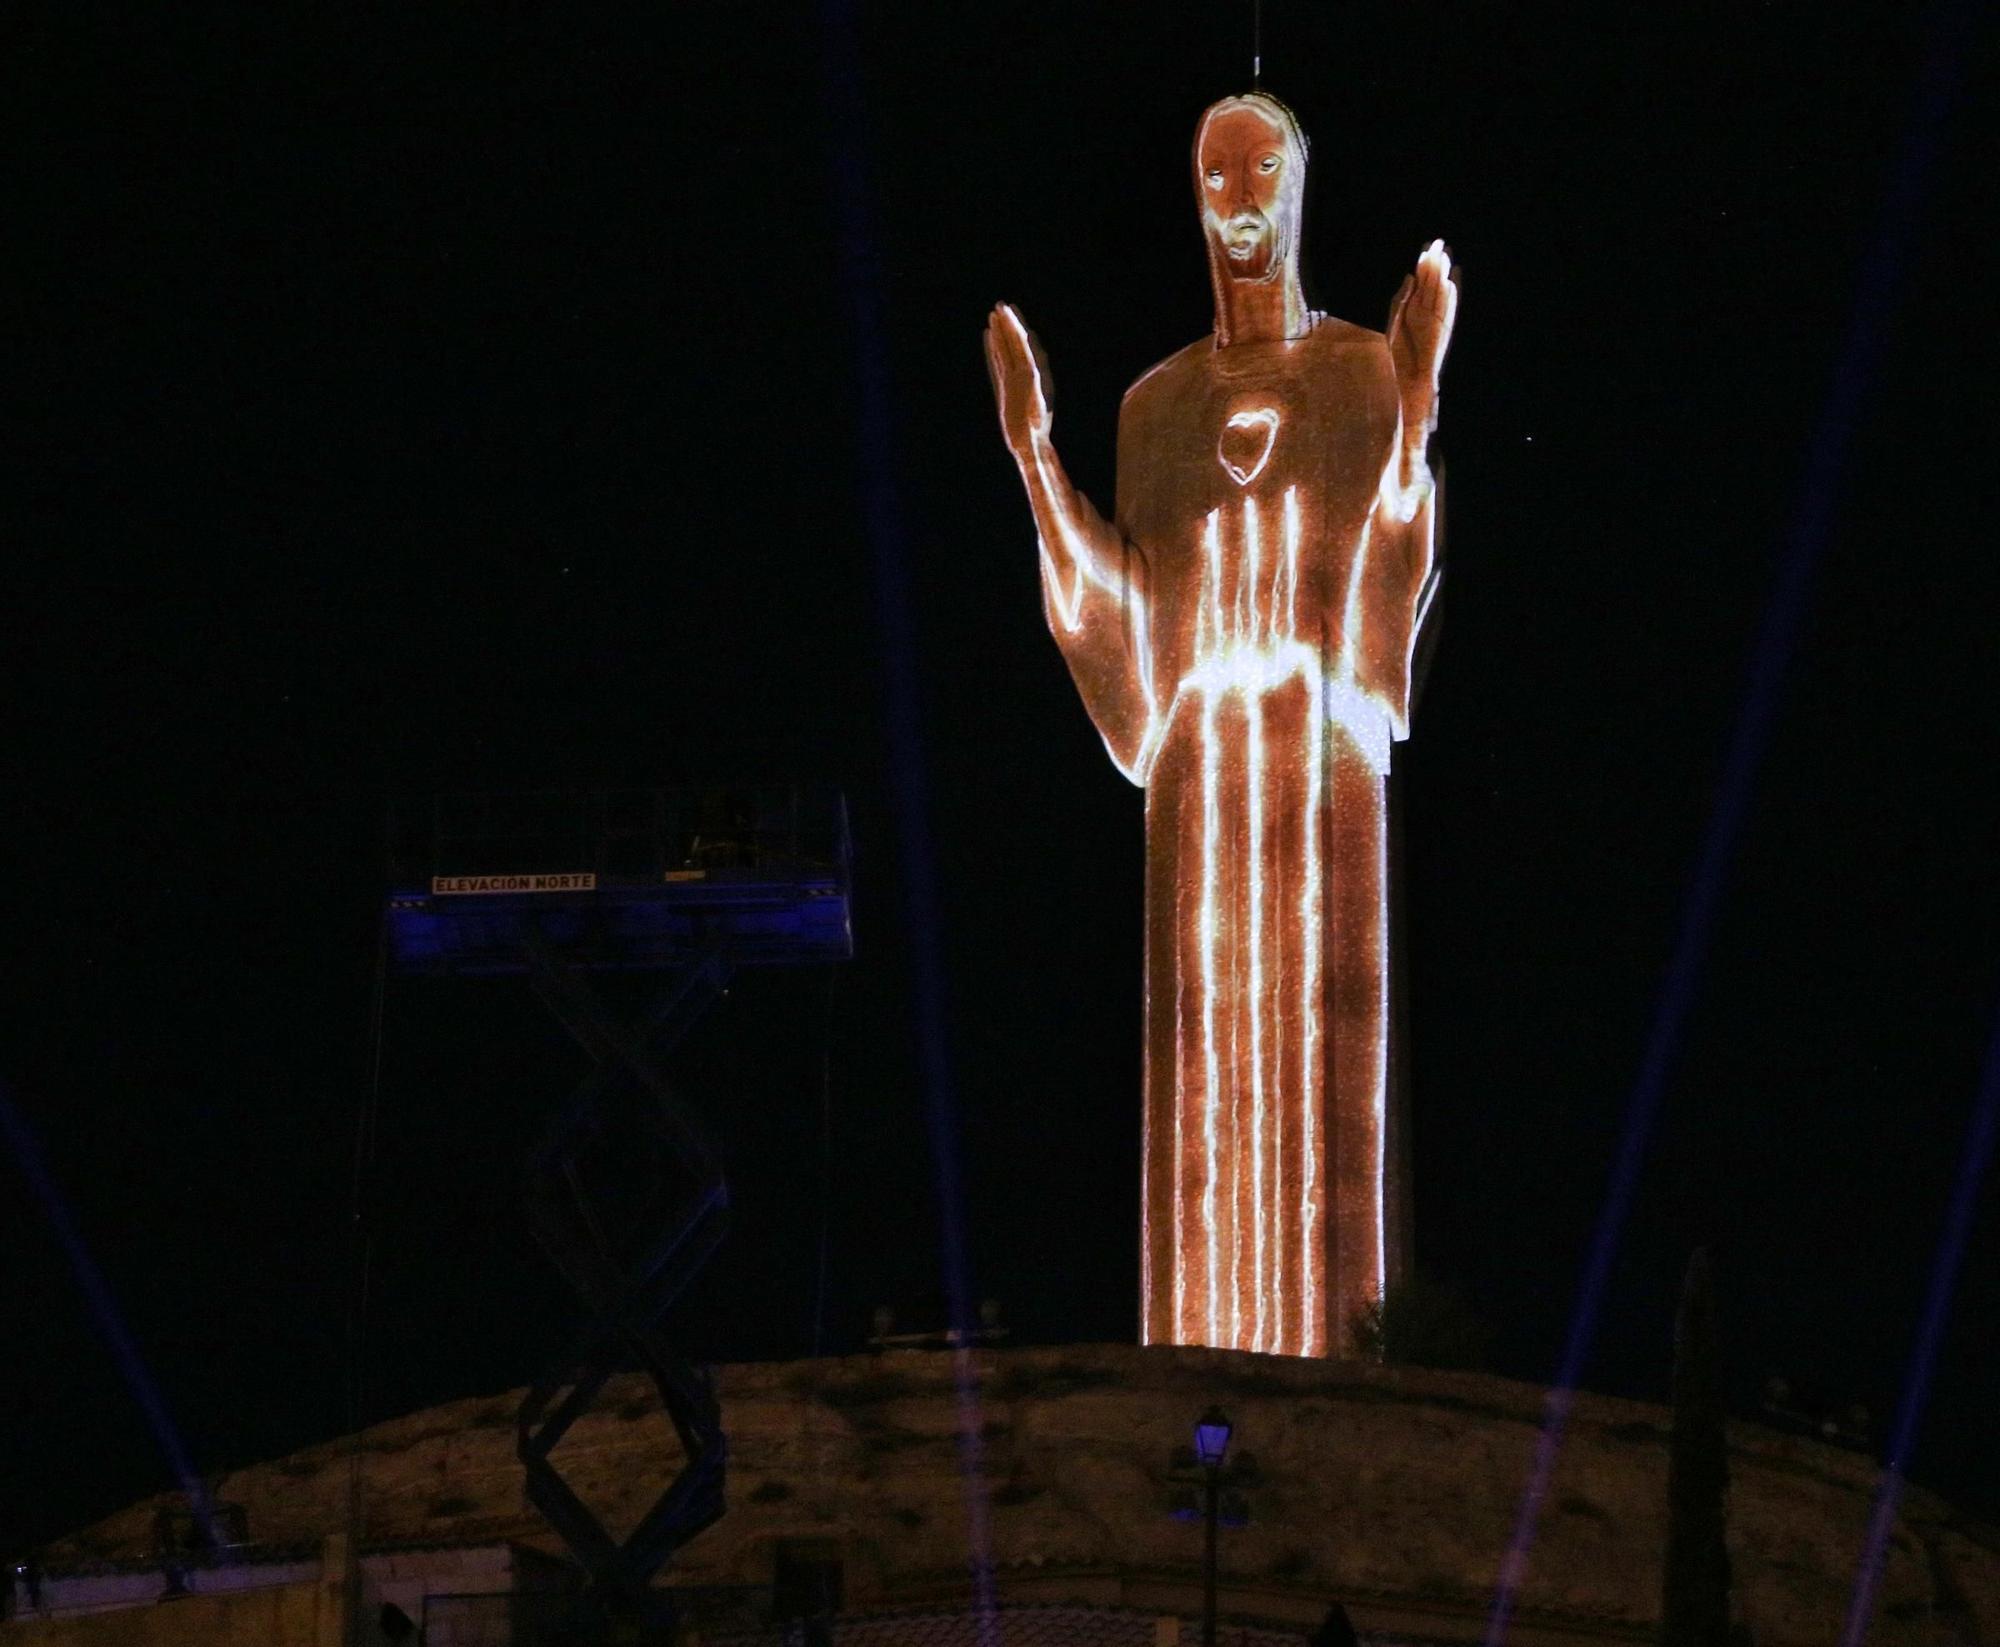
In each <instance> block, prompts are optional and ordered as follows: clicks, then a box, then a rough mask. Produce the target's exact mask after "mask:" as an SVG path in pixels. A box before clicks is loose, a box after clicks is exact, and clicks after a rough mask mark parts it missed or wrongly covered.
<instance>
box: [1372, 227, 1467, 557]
mask: <svg viewBox="0 0 2000 1647" xmlns="http://www.w3.org/2000/svg"><path fill="white" fill-rule="evenodd" d="M1457 319H1458V275H1457V272H1456V271H1455V270H1454V269H1453V268H1452V265H1451V254H1450V253H1449V252H1447V251H1446V250H1445V247H1444V242H1443V241H1442V240H1433V241H1432V242H1431V243H1430V245H1428V246H1427V247H1425V248H1424V252H1423V255H1422V256H1421V257H1419V258H1418V259H1417V267H1416V270H1415V272H1414V273H1412V274H1411V275H1410V276H1409V278H1408V279H1406V280H1405V281H1404V282H1403V288H1402V290H1401V291H1399V292H1398V293H1397V294H1396V300H1395V302H1394V303H1393V304H1392V305H1391V307H1390V313H1389V359H1390V360H1391V362H1392V363H1393V364H1394V366H1395V368H1396V392H1397V395H1398V397H1399V398H1400V400H1401V402H1402V413H1403V438H1402V445H1401V449H1400V450H1399V451H1398V452H1397V454H1396V462H1395V466H1394V467H1395V475H1394V478H1395V484H1396V486H1397V488H1398V490H1399V491H1400V492H1402V494H1403V504H1404V507H1403V509H1402V511H1401V512H1402V513H1403V514H1404V515H1405V518H1407V517H1408V514H1409V513H1410V512H1412V511H1414V509H1415V508H1416V506H1417V504H1418V503H1419V502H1421V501H1422V499H1423V497H1424V496H1426V495H1427V494H1428V492H1429V490H1430V465H1429V462H1428V460H1427V454H1428V452H1429V449H1430V441H1431V434H1432V431H1434V430H1435V429H1436V428H1437V404H1438V380H1439V378H1440V377H1441V376H1442V375H1443V373H1444V356H1445V351H1446V350H1447V349H1448V348H1450V347H1451V331H1452V327H1453V325H1454V324H1455V323H1456V321H1457Z"/></svg>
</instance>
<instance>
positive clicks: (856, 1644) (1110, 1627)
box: [703, 1604, 1305, 1647]
mask: <svg viewBox="0 0 2000 1647" xmlns="http://www.w3.org/2000/svg"><path fill="white" fill-rule="evenodd" d="M1178 1622H1179V1623H1180V1626H1181V1627H1180V1632H1179V1634H1180V1639H1181V1640H1182V1641H1185V1642H1187V1643H1189V1644H1192V1643H1194V1642H1195V1641H1197V1640H1199V1627H1198V1626H1197V1625H1195V1624H1193V1623H1192V1622H1189V1621H1178ZM1159 1626H1160V1617H1159V1615H1157V1614H1154V1613H1147V1612H1140V1611H1137V1610H1135V1609H1133V1608H1129V1607H1085V1606H1077V1605H1074V1604H1071V1605H1063V1604H1050V1605H1042V1606H1032V1605H1031V1606H1013V1607H995V1608H994V1609H993V1610H992V1611H991V1612H990V1613H988V1614H986V1615H985V1616H983V1617H982V1616H981V1615H980V1614H979V1613H977V1612H974V1611H971V1610H969V1609H966V1608H962V1607H961V1608H956V1609H942V1608H904V1609H901V1610H899V1611H896V1612H888V1613H872V1614H864V1615H855V1614H845V1615H842V1616H841V1617H839V1618H837V1619H834V1620H832V1621H831V1622H830V1626H829V1628H828V1632H827V1635H826V1637H825V1639H826V1641H827V1642H829V1643H830V1644H831V1647H1157V1644H1158V1643H1159V1640H1160V1633H1159ZM801 1634H802V1632H801V1631H800V1630H799V1629H798V1628H796V1627H795V1628H793V1629H792V1630H790V1631H783V1630H773V1631H761V1632H757V1633H754V1634H748V1635H734V1636H707V1637H704V1638H703V1640H704V1643H705V1647H783V1644H785V1643H788V1642H790V1643H796V1642H797V1641H798V1640H799V1638H800V1636H801ZM1218 1636H1219V1641H1218V1647H1302V1644H1303V1642H1304V1639H1305V1638H1304V1635H1303V1633H1302V1632H1300V1631H1297V1630H1272V1629H1265V1628H1260V1627H1258V1626H1256V1625H1246V1624H1238V1623H1233V1622H1232V1623H1230V1624H1228V1625H1226V1626H1224V1627H1222V1628H1221V1629H1220V1630H1219V1631H1218Z"/></svg>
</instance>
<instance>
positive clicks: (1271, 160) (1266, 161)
mask: <svg viewBox="0 0 2000 1647" xmlns="http://www.w3.org/2000/svg"><path fill="white" fill-rule="evenodd" d="M1257 169H1258V170H1259V171H1260V172H1274V171H1276V170H1277V169H1278V157H1277V156H1276V155H1275V154H1267V155H1265V156H1264V158H1263V159H1262V160H1260V161H1258V162H1257Z"/></svg>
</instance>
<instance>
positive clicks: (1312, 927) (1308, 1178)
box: [1299, 670, 1326, 1355]
mask: <svg viewBox="0 0 2000 1647" xmlns="http://www.w3.org/2000/svg"><path fill="white" fill-rule="evenodd" d="M1314 675H1315V677H1317V675H1318V671H1317V670H1315V671H1314ZM1319 684H1320V683H1319V681H1318V679H1317V678H1315V679H1314V680H1313V682H1312V685H1313V688H1314V690H1313V694H1312V705H1311V708H1310V710H1309V711H1308V713H1307V716H1306V725H1307V733H1306V815H1305V886H1304V888H1303V889H1302V890H1301V892H1300V894H1299V925H1300V928H1301V936H1302V937H1303V938H1304V939H1305V946H1304V947H1305V957H1304V959H1305V965H1304V967H1303V968H1301V977H1300V979H1299V1001H1300V1005H1301V1007H1302V1009H1303V1010H1302V1012H1301V1021H1302V1024H1303V1029H1304V1033H1303V1035H1302V1037H1301V1046H1300V1048H1299V1067H1300V1070H1301V1075H1302V1079H1301V1082H1300V1088H1301V1091H1300V1097H1301V1103H1300V1106H1299V1113H1300V1119H1301V1123H1302V1124H1301V1129H1300V1130H1301V1138H1300V1146H1299V1150H1300V1160H1299V1183H1300V1201H1299V1238H1300V1244H1301V1245H1302V1246H1303V1248H1304V1251H1303V1252H1302V1253H1301V1254H1300V1262H1301V1264H1302V1266H1303V1271H1302V1274H1301V1276H1300V1314H1301V1320H1300V1332H1301V1339H1302V1342H1301V1344H1300V1347H1299V1353H1300V1354H1301V1355H1318V1354H1320V1353H1321V1342H1322V1335H1321V1331H1320V1328H1321V1322H1320V1319H1319V1316H1320V1302H1319V1293H1320V1280H1321V1276H1322V1274H1323V1271H1324V1268H1325V1264H1326V1252H1325V1242H1324V1241H1323V1240H1322V1239H1321V1235H1320V1194H1319V1191H1320V1183H1319V1177H1320V1153H1319V1095H1320V1072H1319V1043H1320V1025H1319V1005H1320V1003H1319V963H1320V954H1319V952H1320V944H1321V942H1322V941H1323V936H1324V934H1323V932H1322V929H1321V912H1322V898H1321V894H1320V864H1319V832H1320V805H1321V791H1322V788H1323V787H1324V767H1325V763H1326V734H1325V725H1326V720H1325V716H1326V711H1325V706H1324V704H1323V703H1322V702H1321V694H1320V691H1319Z"/></svg>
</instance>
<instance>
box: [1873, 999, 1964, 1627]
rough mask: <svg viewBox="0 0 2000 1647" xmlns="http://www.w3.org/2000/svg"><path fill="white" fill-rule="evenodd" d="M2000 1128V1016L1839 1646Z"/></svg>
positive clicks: (1877, 1566) (1899, 1466)
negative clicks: (1994, 1140) (1995, 1135)
mask: <svg viewBox="0 0 2000 1647" xmlns="http://www.w3.org/2000/svg"><path fill="white" fill-rule="evenodd" d="M1996 1131H2000V1018H1996V1019H1995V1021H1994V1025H1993V1038H1992V1040H1991V1042H1990V1043H1988V1045H1987V1049H1986V1068H1985V1070H1984V1072H1983V1073H1982V1075H1981V1077H1980V1082H1979V1092H1978V1095H1977V1097H1975V1098H1974V1100H1973V1104H1972V1119H1971V1121H1970V1122H1969V1123H1968V1124H1967V1126H1966V1129H1965V1148H1964V1150H1963V1151H1962V1152H1961V1153H1960V1155H1959V1161H1958V1182H1957V1183H1956V1184H1955V1185H1954V1186H1953V1188H1952V1195H1951V1206H1950V1211H1949V1212H1948V1213H1947V1214H1946V1217H1945V1225H1944V1234H1943V1236H1942V1237H1941V1238H1940V1239H1939V1241H1938V1249H1937V1256H1936V1257H1935V1258H1934V1259H1932V1261H1931V1284H1930V1291H1929V1294H1928V1295H1927V1296H1926V1297H1925V1299H1924V1313H1923V1319H1922V1322H1921V1323H1920V1325H1919V1326H1918V1328H1917V1341H1916V1345H1915V1347H1914V1348H1913V1349H1912V1350H1911V1352H1910V1365H1909V1370H1908V1372H1907V1373H1906V1374H1905V1375H1904V1378H1903V1397H1902V1402H1901V1404H1900V1405H1899V1406H1898V1407H1897V1409H1896V1428H1895V1430H1894V1432H1893V1434H1892V1436H1891V1438H1890V1442H1889V1456H1888V1457H1887V1459H1885V1460H1884V1461H1883V1467H1882V1479H1881V1481H1880V1482H1879V1483H1877V1485H1876V1489H1875V1507H1874V1511H1873V1513H1872V1514H1871V1515H1870V1516H1869V1518H1868V1537H1867V1540H1866V1542H1865V1543H1864V1544H1863V1545H1862V1549H1861V1564H1860V1566H1859V1568H1858V1569H1857V1570H1856V1572H1855V1575H1854V1593H1853V1595H1852V1596H1851V1597H1850V1598H1849V1601H1848V1607H1847V1627H1846V1628H1845V1629H1844V1630H1842V1631H1841V1635H1840V1643H1841V1647H1861V1641H1862V1639H1863V1637H1865V1636H1866V1635H1867V1634H1868V1625H1869V1622H1870V1621H1871V1620H1872V1619H1873V1617H1874V1614H1875V1596H1876V1592H1877V1591H1878V1590H1879V1589H1880V1587H1881V1583H1882V1563H1883V1558H1884V1556H1885V1555H1886V1554H1887V1553H1888V1546H1889V1534H1890V1533H1891V1532H1892V1531H1893V1530H1894V1528H1895V1525H1896V1511H1897V1509H1898V1508H1899V1507H1900V1506H1901V1504H1902V1501H1903V1479H1904V1472H1905V1471H1906V1470H1907V1469H1908V1468H1909V1463H1910V1453H1911V1450H1912V1449H1913V1448H1914V1447H1915V1446H1916V1441H1917V1425H1918V1424H1919V1422H1920V1421H1921V1420H1922V1418H1923V1415H1924V1403H1925V1402H1926V1400H1928V1398H1929V1396H1930V1390H1931V1372H1932V1370H1933V1369H1934V1368H1935V1367H1936V1365H1937V1353H1938V1346H1939V1345H1940V1344H1941V1343H1942V1342H1943V1340H1944V1329H1945V1323H1946V1322H1947V1321H1948V1320H1950V1318H1951V1301H1952V1295H1953V1293H1954V1292H1955V1291H1956V1290H1957V1287H1958V1272H1959V1269H1960V1267H1961V1265H1962V1264H1963V1262H1964V1259H1965V1246H1966V1241H1967V1239H1968V1238H1969V1237H1970V1235H1971V1233H1972V1224H1973V1220H1974V1218H1975V1216H1976V1215H1977V1213H1978V1210H1979V1186H1980V1184H1981V1182H1982V1181H1983V1180H1984V1179H1985V1177H1986V1169H1987V1167H1988V1166H1989V1165H1990V1164H1991V1162H1992V1160H1993V1138H1994V1134H1995V1132H1996Z"/></svg>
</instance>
